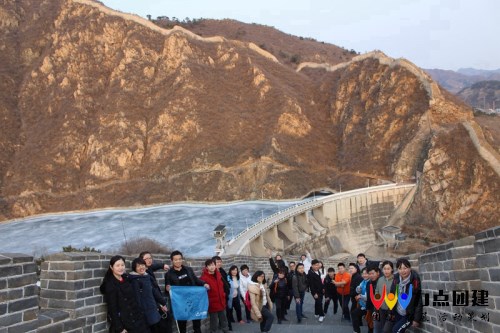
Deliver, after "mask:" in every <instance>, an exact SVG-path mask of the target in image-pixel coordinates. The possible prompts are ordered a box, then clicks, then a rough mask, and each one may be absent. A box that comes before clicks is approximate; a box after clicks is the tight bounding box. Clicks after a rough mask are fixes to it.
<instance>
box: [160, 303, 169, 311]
mask: <svg viewBox="0 0 500 333" xmlns="http://www.w3.org/2000/svg"><path fill="white" fill-rule="evenodd" d="M160 309H161V311H163V312H165V313H167V312H168V310H167V306H166V305H162V306H161V307H160Z"/></svg>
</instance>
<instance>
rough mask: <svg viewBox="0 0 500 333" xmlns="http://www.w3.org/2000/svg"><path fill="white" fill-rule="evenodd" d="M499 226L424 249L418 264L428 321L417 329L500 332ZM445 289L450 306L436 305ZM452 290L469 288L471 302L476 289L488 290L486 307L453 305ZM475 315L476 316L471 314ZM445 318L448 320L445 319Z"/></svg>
mask: <svg viewBox="0 0 500 333" xmlns="http://www.w3.org/2000/svg"><path fill="white" fill-rule="evenodd" d="M499 235H500V227H495V228H492V229H489V230H485V231H483V232H481V233H478V234H476V235H475V236H472V237H466V238H463V239H459V240H456V241H453V242H448V243H445V244H442V245H439V246H435V247H432V248H429V249H427V250H426V251H424V253H423V254H422V255H420V257H419V261H418V265H419V271H420V274H421V277H422V288H423V292H424V294H425V293H427V294H429V302H430V304H429V306H426V307H425V308H424V311H425V312H426V314H427V319H428V321H427V322H425V323H424V324H423V326H422V327H421V328H419V329H416V330H415V331H418V332H469V333H476V332H478V333H479V332H481V333H482V332H492V333H493V332H500V310H499V309H500V291H499V290H500V266H499V264H500V263H499V261H500V260H499V250H500V238H499ZM440 290H442V291H443V294H445V295H448V297H449V305H447V306H440V305H439V304H433V300H434V299H433V297H434V295H437V294H438V292H439V291H440ZM453 291H457V292H460V291H467V292H468V293H469V303H471V302H472V298H473V297H474V296H473V293H474V291H476V292H487V293H488V296H487V304H485V305H486V306H479V305H474V306H473V305H472V304H469V306H453V298H452V297H453ZM471 314H474V316H471ZM445 317H446V320H443V319H444V318H445Z"/></svg>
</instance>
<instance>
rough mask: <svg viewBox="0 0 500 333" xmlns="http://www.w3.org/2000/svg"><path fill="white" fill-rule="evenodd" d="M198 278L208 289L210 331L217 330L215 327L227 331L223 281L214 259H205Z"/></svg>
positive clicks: (212, 332)
mask: <svg viewBox="0 0 500 333" xmlns="http://www.w3.org/2000/svg"><path fill="white" fill-rule="evenodd" d="M200 279H202V280H203V281H205V282H206V283H207V284H208V285H209V286H210V289H209V290H208V291H207V292H208V315H209V317H210V333H215V332H217V328H218V327H219V323H220V327H221V328H222V331H223V332H224V333H227V332H229V327H228V324H227V317H226V294H225V293H224V283H223V282H222V276H221V274H220V273H219V270H218V269H216V267H215V261H214V260H213V259H208V260H206V261H205V268H204V269H203V272H202V274H201V277H200Z"/></svg>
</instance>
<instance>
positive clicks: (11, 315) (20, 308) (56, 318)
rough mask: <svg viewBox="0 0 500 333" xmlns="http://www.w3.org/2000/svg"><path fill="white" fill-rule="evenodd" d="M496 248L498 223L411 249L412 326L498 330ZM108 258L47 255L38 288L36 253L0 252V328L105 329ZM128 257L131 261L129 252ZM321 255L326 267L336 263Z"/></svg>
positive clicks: (194, 262)
mask: <svg viewBox="0 0 500 333" xmlns="http://www.w3.org/2000/svg"><path fill="white" fill-rule="evenodd" d="M499 250H500V227H496V228H493V229H489V230H486V231H484V232H481V233H478V234H476V235H475V236H471V237H467V238H464V239H460V240H456V241H453V242H449V243H446V244H442V245H439V246H436V247H433V248H430V249H428V250H426V251H425V252H424V253H422V254H418V255H413V256H411V257H410V260H411V262H412V265H413V266H414V267H415V268H416V269H417V270H418V271H419V273H420V274H421V277H422V287H423V291H424V293H426V294H428V295H429V305H426V306H425V307H424V311H425V312H426V319H427V321H426V322H424V323H423V326H422V327H421V328H419V329H416V330H415V331H418V332H431V333H437V332H457V333H458V332H460V333H461V332H466V333H476V332H477V333H479V332H480V333H488V332H491V333H499V332H500V257H499V256H500V251H499ZM110 258H111V255H105V254H99V253H88V252H78V253H58V254H54V255H51V256H49V257H47V258H46V260H45V261H44V262H43V263H42V265H41V274H40V288H38V287H37V286H36V282H37V274H36V268H37V266H36V264H35V263H34V261H33V257H30V256H26V255H21V254H0V333H13V332H22V333H25V332H43V333H45V332H47V333H48V332H50V333H57V332H89V333H90V332H103V333H104V332H107V326H106V325H107V324H106V306H105V304H104V303H103V301H104V299H103V296H102V295H101V293H100V291H99V285H100V284H101V281H102V278H103V277H104V274H105V272H106V269H107V267H108V264H109V259H110ZM126 259H127V263H128V264H130V261H131V259H133V258H132V257H126ZM155 259H157V260H159V261H164V262H166V263H168V264H170V261H169V260H167V257H166V256H161V255H157V256H155ZM205 259H206V258H197V259H187V260H186V264H187V265H189V266H191V267H193V268H194V270H195V272H196V274H198V275H199V274H200V273H201V268H202V265H203V262H204V260H205ZM285 259H287V260H288V261H290V260H296V259H297V258H294V257H290V256H285ZM223 260H224V267H225V268H229V266H231V265H233V264H235V265H237V266H241V265H242V264H247V265H248V266H249V267H250V269H251V272H255V271H256V270H263V271H264V272H266V275H267V276H270V275H271V270H270V267H269V263H268V259H267V258H264V257H248V256H227V257H224V258H223ZM323 261H324V263H325V267H330V266H336V264H337V263H338V262H337V261H334V260H323ZM157 277H158V278H159V282H160V285H163V281H164V280H163V273H162V272H159V273H157ZM38 290H39V296H38ZM440 290H442V291H443V292H442V294H443V295H449V300H448V301H449V302H450V304H449V305H446V304H444V305H441V304H436V305H433V301H434V295H437V294H438V293H439V291H440ZM461 290H465V291H468V292H469V296H470V297H469V298H470V302H469V303H470V304H469V305H468V306H453V304H452V293H453V291H461ZM474 290H476V291H482V292H483V293H484V292H485V291H487V292H488V296H487V298H486V300H487V305H486V306H478V305H473V304H472V296H473V291H474ZM483 301H484V300H483ZM39 307H40V309H39ZM472 312H474V316H473V317H472V318H470V320H469V315H470V313H472ZM460 316H461V318H462V319H461V320H460V321H459V320H458V318H460ZM445 317H446V320H443V318H445ZM486 318H487V319H488V320H486Z"/></svg>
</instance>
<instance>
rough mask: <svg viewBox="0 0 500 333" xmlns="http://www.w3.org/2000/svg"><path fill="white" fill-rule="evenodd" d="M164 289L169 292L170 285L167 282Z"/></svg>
mask: <svg viewBox="0 0 500 333" xmlns="http://www.w3.org/2000/svg"><path fill="white" fill-rule="evenodd" d="M165 290H166V291H167V293H169V292H170V285H169V284H167V285H166V286H165Z"/></svg>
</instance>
